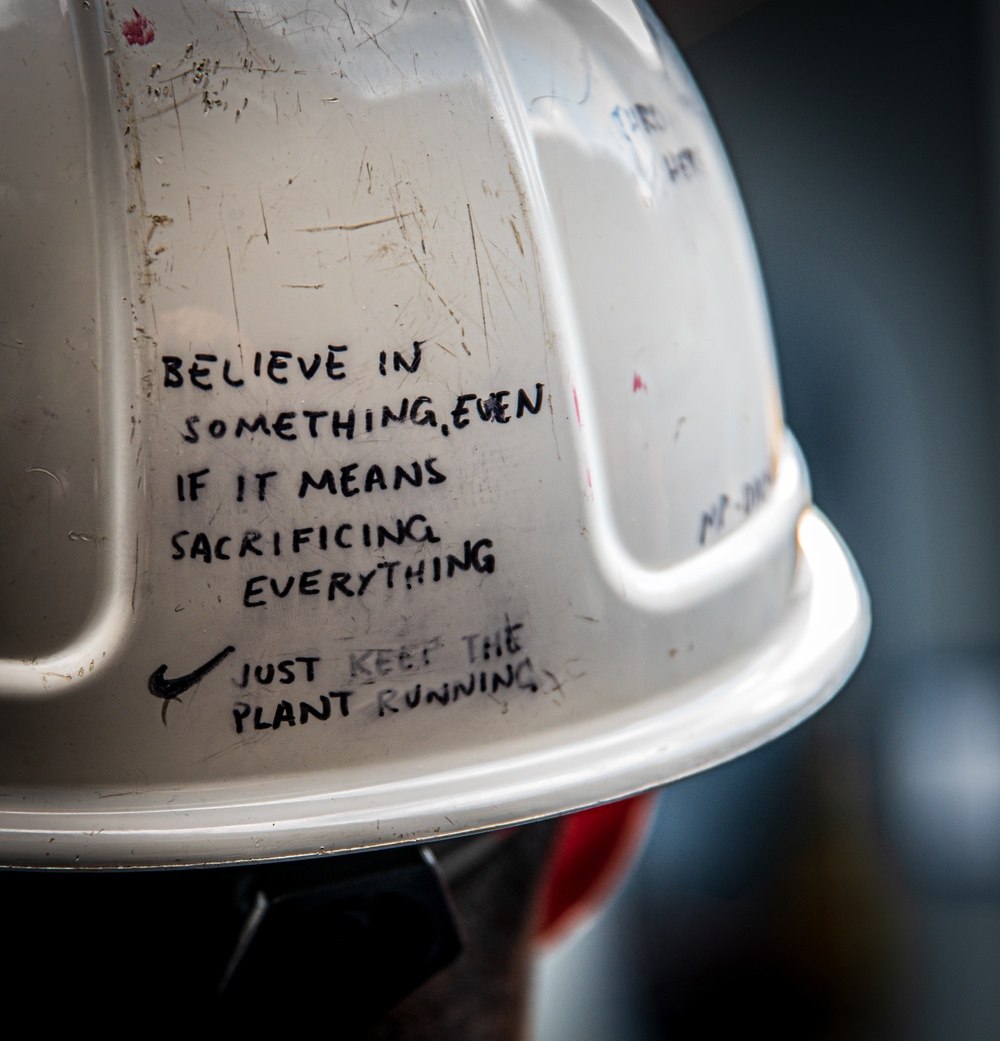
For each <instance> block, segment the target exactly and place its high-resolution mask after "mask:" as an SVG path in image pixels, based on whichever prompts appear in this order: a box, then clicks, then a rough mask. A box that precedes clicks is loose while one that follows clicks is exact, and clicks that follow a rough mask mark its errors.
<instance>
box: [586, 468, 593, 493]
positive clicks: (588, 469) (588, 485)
mask: <svg viewBox="0 0 1000 1041" xmlns="http://www.w3.org/2000/svg"><path fill="white" fill-rule="evenodd" d="M587 487H588V488H593V487H594V486H593V484H591V482H590V468H589V467H588V468H587Z"/></svg>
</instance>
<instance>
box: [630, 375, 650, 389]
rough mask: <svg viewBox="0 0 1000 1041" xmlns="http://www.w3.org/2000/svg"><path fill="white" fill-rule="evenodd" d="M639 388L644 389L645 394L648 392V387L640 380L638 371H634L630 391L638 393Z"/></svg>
mask: <svg viewBox="0 0 1000 1041" xmlns="http://www.w3.org/2000/svg"><path fill="white" fill-rule="evenodd" d="M640 390H644V391H646V393H647V394H648V393H649V387H647V386H646V384H645V383H643V382H642V377H641V376H640V375H639V373H636V374H635V375H634V376H633V377H632V393H633V394H638V393H639V391H640Z"/></svg>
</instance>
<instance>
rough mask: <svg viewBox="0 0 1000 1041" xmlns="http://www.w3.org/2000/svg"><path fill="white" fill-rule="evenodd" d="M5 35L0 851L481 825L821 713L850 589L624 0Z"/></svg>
mask: <svg viewBox="0 0 1000 1041" xmlns="http://www.w3.org/2000/svg"><path fill="white" fill-rule="evenodd" d="M0 47H2V52H3V55H4V60H3V62H2V63H0V69H2V71H0V76H2V78H3V83H4V89H5V106H4V112H3V115H2V117H0V118H2V121H3V122H2V127H3V134H2V139H3V140H4V141H7V142H17V143H18V147H17V148H6V149H4V150H3V155H2V156H0V181H2V184H3V191H2V192H0V207H2V209H0V273H2V278H3V285H4V303H3V308H2V312H0V340H2V343H0V346H2V348H3V355H2V357H3V361H4V365H5V368H6V373H5V379H4V380H3V381H2V383H0V399H2V413H0V414H2V415H3V417H4V423H5V436H4V454H3V458H4V465H3V472H2V481H3V484H2V495H0V525H2V527H0V534H2V541H0V545H2V562H0V567H2V575H3V590H4V594H3V598H2V604H0V611H2V621H0V642H2V647H0V655H2V658H3V661H2V662H0V784H2V786H3V794H4V796H5V797H4V798H3V799H0V862H3V863H8V864H51V865H74V864H82V865H91V866H108V865H129V864H136V865H169V864H199V863H216V862H230V861H240V860H249V859H254V858H278V857H284V856H302V855H309V854H315V853H319V852H324V851H326V852H329V851H338V850H349V849H360V848H366V847H371V846H377V845H381V844H387V843H396V842H403V841H410V840H414V839H417V840H419V839H426V838H431V837H437V836H444V835H448V834H457V833H461V832H467V831H472V830H476V829H482V828H487V827H493V826H498V825H504V824H508V823H512V822H516V821H522V820H527V819H532V818H535V817H540V816H544V815H550V814H555V813H560V812H564V811H567V810H571V809H574V808H579V807H582V806H586V805H590V804H593V803H596V802H600V801H604V800H608V799H611V798H615V797H618V796H622V795H625V794H628V793H631V792H635V791H639V790H642V789H645V788H649V787H652V786H654V785H658V784H661V783H664V782H666V781H669V780H672V779H674V778H677V777H680V776H683V775H684V774H687V773H690V772H693V771H696V770H699V769H703V768H705V767H707V766H710V765H712V764H714V763H718V762H721V761H722V760H724V759H727V758H730V757H732V756H734V755H737V754H739V753H740V752H742V751H745V750H747V749H749V748H751V747H754V746H755V745H757V744H759V743H761V742H762V741H764V740H766V739H768V738H770V737H772V736H774V735H776V734H778V733H780V732H782V731H784V730H786V729H787V728H788V727H790V726H792V725H793V724H795V723H796V722H798V721H799V720H800V719H802V718H803V717H804V716H806V715H808V714H809V713H810V712H812V711H814V710H815V709H816V708H817V707H818V706H819V705H821V704H822V703H823V702H824V701H825V700H826V699H827V698H829V697H830V696H831V695H832V694H833V693H834V692H835V691H836V689H837V688H838V687H839V686H840V685H841V684H842V683H843V682H844V681H845V679H846V678H847V676H848V675H849V674H850V672H851V670H852V669H853V668H854V666H855V664H856V662H857V660H858V658H859V657H860V654H861V652H862V649H863V645H864V642H865V639H866V637H867V632H868V624H869V623H868V618H869V616H868V605H867V598H866V595H865V593H864V589H863V587H862V585H861V583H860V578H859V576H858V574H857V571H856V569H855V567H854V565H853V563H852V562H851V560H850V558H849V556H848V555H847V554H846V552H845V550H844V549H843V547H842V546H841V544H840V543H839V541H838V539H837V537H836V535H835V534H834V533H833V532H832V531H831V529H830V528H829V526H828V525H827V523H826V522H825V521H824V520H823V519H822V517H821V516H820V515H818V514H817V513H816V512H815V511H814V510H813V509H812V507H811V505H810V491H809V485H808V479H807V474H806V470H805V467H804V464H803V461H802V458H801V456H800V454H799V452H798V450H797V448H796V446H795V443H794V441H793V440H792V438H791V437H790V435H789V434H787V432H786V431H785V428H784V422H783V418H782V412H781V404H780V396H779V391H778V384H777V376H776V370H775V360H774V355H773V348H772V343H771V336H770V329H769V322H768V316H767V311H766V305H765V302H764V297H763V292H762V288H761V282H760V277H759V273H758V268H757V263H756V259H755V255H754V250H753V245H752V242H751V239H750V236H749V231H748V228H747V224H746V220H745V217H744V214H743V211H742V208H741V204H740V202H739V199H738V196H737V193H736V190H735V187H734V183H733V179H732V176H731V173H730V170H729V167H728V164H727V161H726V159H725V156H724V154H723V152H722V149H721V147H720V144H719V141H718V139H717V136H716V134H715V131H714V129H713V126H712V123H711V120H710V118H709V116H708V114H707V112H706V110H705V108H704V105H703V103H702V101H701V100H700V98H699V96H698V94H697V92H696V90H695V88H694V86H693V85H692V82H691V80H690V78H689V76H688V74H687V72H686V71H685V69H684V68H683V66H682V64H681V62H680V60H679V58H678V57H677V55H676V53H675V51H674V50H673V49H672V47H671V45H670V44H669V42H667V41H666V40H665V39H664V38H663V37H662V35H660V34H659V32H658V30H657V29H656V28H655V27H653V26H651V25H650V24H649V23H648V21H647V19H646V16H645V15H644V14H642V13H641V12H639V11H637V10H636V9H635V8H633V7H632V6H631V4H629V3H626V2H624V0H600V2H598V0H593V2H587V3H583V2H581V3H574V4H559V3H555V2H542V0H537V2H533V3H530V4H527V5H525V4H524V3H520V2H514V0H490V2H489V3H488V4H487V3H485V2H483V0H463V2H460V0H445V2H442V3H438V4H434V5H427V4H397V3H394V2H393V3H389V2H386V3H381V2H372V3H369V4H366V5H353V4H339V3H334V2H324V3H314V4H311V5H307V6H306V7H305V8H303V6H302V5H301V4H287V3H282V2H280V0H268V2H263V3H256V4H254V5H250V7H248V9H247V10H245V11H244V10H242V9H241V10H240V11H238V12H237V11H234V10H232V9H231V5H228V4H221V3H216V2H206V3H203V4H198V5H178V4H173V3H168V2H166V0H156V2H146V3H143V4H141V5H137V6H135V7H133V3H132V2H131V0H130V2H129V3H125V4H122V3H118V2H117V0H110V2H101V3H98V2H94V3H91V4H72V5H67V4H62V3H57V2H55V0H45V2H42V0H31V2H30V3H28V2H27V0H7V2H5V3H4V4H3V5H2V7H0ZM15 58H16V60H15Z"/></svg>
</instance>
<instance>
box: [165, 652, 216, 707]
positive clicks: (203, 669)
mask: <svg viewBox="0 0 1000 1041" xmlns="http://www.w3.org/2000/svg"><path fill="white" fill-rule="evenodd" d="M235 650H236V648H235V647H232V646H230V647H226V648H224V649H223V650H221V651H219V653H218V654H217V655H216V656H215V657H214V658H209V660H208V661H207V662H205V664H204V665H199V666H198V668H197V669H195V670H194V671H193V672H189V673H188V674H187V675H186V676H178V677H176V678H175V679H167V676H166V672H167V667H166V665H161V666H160V667H159V668H158V669H157V670H156V671H155V672H154V673H153V675H152V676H150V677H149V693H150V694H152V695H153V696H154V697H157V698H164V699H165V700H167V701H169V700H170V699H171V698H176V697H178V696H179V695H181V694H183V693H184V691H186V690H188V689H190V688H191V687H193V686H194V685H195V684H196V683H197V682H198V681H199V680H201V679H203V678H204V677H205V676H207V675H208V674H209V673H210V672H211V671H212V669H214V668H215V667H216V665H218V664H219V663H220V662H221V661H223V660H224V659H225V658H228V657H229V655H230V654H232V653H233V651H235ZM164 708H166V706H164Z"/></svg>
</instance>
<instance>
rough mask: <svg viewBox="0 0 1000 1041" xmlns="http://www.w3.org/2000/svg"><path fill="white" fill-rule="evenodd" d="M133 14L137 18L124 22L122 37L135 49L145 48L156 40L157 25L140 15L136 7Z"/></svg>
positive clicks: (127, 19)
mask: <svg viewBox="0 0 1000 1041" xmlns="http://www.w3.org/2000/svg"><path fill="white" fill-rule="evenodd" d="M132 14H134V15H135V18H126V19H125V21H123V22H122V36H124V37H125V42H126V43H130V44H131V45H132V46H133V47H136V46H138V47H145V46H146V44H147V43H152V42H153V40H154V39H156V25H155V23H153V22H151V21H150V20H149V19H148V18H147V17H146V16H145V15H142V14H139V12H138V11H137V10H136V9H135V8H134V7H133V8H132Z"/></svg>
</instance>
